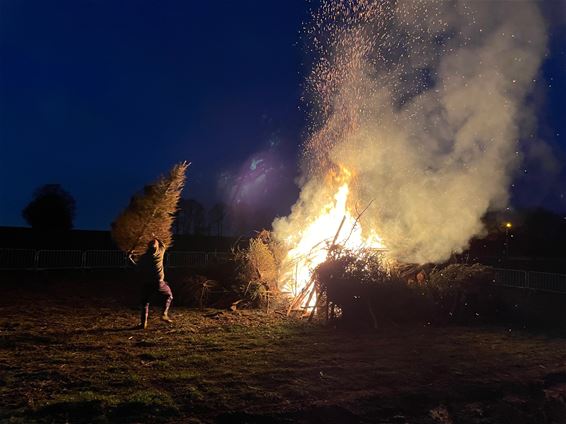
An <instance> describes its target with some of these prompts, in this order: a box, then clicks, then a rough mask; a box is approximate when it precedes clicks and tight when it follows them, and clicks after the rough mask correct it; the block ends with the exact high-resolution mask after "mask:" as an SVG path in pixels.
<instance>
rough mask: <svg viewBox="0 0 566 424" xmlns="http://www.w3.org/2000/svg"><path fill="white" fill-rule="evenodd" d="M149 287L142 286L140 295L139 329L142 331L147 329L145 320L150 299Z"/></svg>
mask: <svg viewBox="0 0 566 424" xmlns="http://www.w3.org/2000/svg"><path fill="white" fill-rule="evenodd" d="M150 296H151V294H150V292H149V287H147V285H144V287H143V288H142V295H141V309H140V328H143V329H144V330H145V329H146V328H147V318H148V316H149V299H150Z"/></svg>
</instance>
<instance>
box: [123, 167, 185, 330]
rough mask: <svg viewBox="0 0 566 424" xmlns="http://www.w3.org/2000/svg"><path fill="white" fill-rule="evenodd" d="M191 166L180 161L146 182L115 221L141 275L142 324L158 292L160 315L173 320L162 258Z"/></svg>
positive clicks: (131, 258)
mask: <svg viewBox="0 0 566 424" xmlns="http://www.w3.org/2000/svg"><path fill="white" fill-rule="evenodd" d="M188 166H189V164H188V163H187V162H181V163H178V164H177V165H175V166H174V167H173V168H172V169H171V171H170V172H169V173H168V174H167V175H164V176H161V177H159V178H158V179H157V181H155V182H154V183H153V184H149V185H147V186H145V187H144V189H143V191H141V192H139V193H136V194H135V195H134V196H133V197H132V199H131V200H130V204H129V205H128V206H127V208H126V209H125V210H124V211H122V213H120V215H119V216H118V217H117V218H116V220H115V221H114V222H113V223H112V237H113V239H114V241H115V242H116V244H117V245H118V247H120V249H121V250H122V251H123V252H125V253H126V255H127V257H128V258H129V259H130V260H131V261H132V262H133V263H134V264H136V265H137V268H138V270H139V274H140V276H141V283H142V287H141V292H142V294H141V300H142V306H141V319H140V321H141V322H140V328H144V329H145V328H147V319H148V315H149V304H150V300H151V298H152V297H154V296H156V295H159V296H160V297H162V298H163V311H162V315H161V319H162V320H164V321H166V322H172V321H171V319H170V318H169V307H170V306H171V301H172V300H173V294H172V292H171V288H170V287H169V284H168V283H167V282H166V281H165V272H164V266H163V259H164V255H165V251H166V250H167V248H168V247H169V246H171V244H172V241H173V235H172V231H171V226H172V224H173V220H174V219H175V213H176V212H177V210H178V204H179V199H180V197H181V191H182V190H183V187H184V184H185V171H186V170H187V167H188Z"/></svg>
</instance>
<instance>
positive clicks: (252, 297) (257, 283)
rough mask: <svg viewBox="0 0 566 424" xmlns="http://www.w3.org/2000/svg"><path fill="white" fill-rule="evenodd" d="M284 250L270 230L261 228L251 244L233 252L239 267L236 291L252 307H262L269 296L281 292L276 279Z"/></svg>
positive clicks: (251, 240)
mask: <svg viewBox="0 0 566 424" xmlns="http://www.w3.org/2000/svg"><path fill="white" fill-rule="evenodd" d="M283 255H284V249H283V248H282V246H281V245H280V243H278V242H277V241H275V240H273V239H272V238H271V234H270V233H269V231H266V230H263V231H261V232H260V233H259V234H258V235H257V236H256V237H255V238H252V239H250V241H249V244H248V247H247V248H245V249H238V250H236V251H235V252H234V257H235V261H236V264H237V265H236V266H237V272H236V287H235V291H236V292H237V293H238V294H239V295H240V296H241V298H242V299H244V300H246V301H247V303H248V305H249V306H256V307H257V306H261V305H263V304H265V303H266V302H267V300H268V296H270V295H271V296H276V295H277V293H278V288H277V281H278V279H279V269H280V265H281V261H282V259H283Z"/></svg>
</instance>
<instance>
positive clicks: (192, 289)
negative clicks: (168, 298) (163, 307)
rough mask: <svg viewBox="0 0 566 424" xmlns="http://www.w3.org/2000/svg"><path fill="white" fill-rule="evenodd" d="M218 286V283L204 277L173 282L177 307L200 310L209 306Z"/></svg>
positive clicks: (190, 277) (197, 276)
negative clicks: (189, 307) (193, 307)
mask: <svg viewBox="0 0 566 424" xmlns="http://www.w3.org/2000/svg"><path fill="white" fill-rule="evenodd" d="M218 286H219V285H218V282H216V281H215V280H210V279H208V278H206V277H204V276H202V275H193V276H189V277H185V278H181V279H179V280H176V281H174V282H171V289H172V291H173V296H174V302H175V305H178V306H197V307H199V308H204V307H205V306H207V305H209V303H210V301H211V300H212V299H211V296H212V295H213V293H214V292H215V291H216V290H217V289H218Z"/></svg>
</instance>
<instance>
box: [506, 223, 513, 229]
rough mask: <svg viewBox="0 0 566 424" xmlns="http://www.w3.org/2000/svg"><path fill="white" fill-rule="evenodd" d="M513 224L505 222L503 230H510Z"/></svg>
mask: <svg viewBox="0 0 566 424" xmlns="http://www.w3.org/2000/svg"><path fill="white" fill-rule="evenodd" d="M512 227H513V224H511V223H510V222H506V223H505V228H512Z"/></svg>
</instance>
